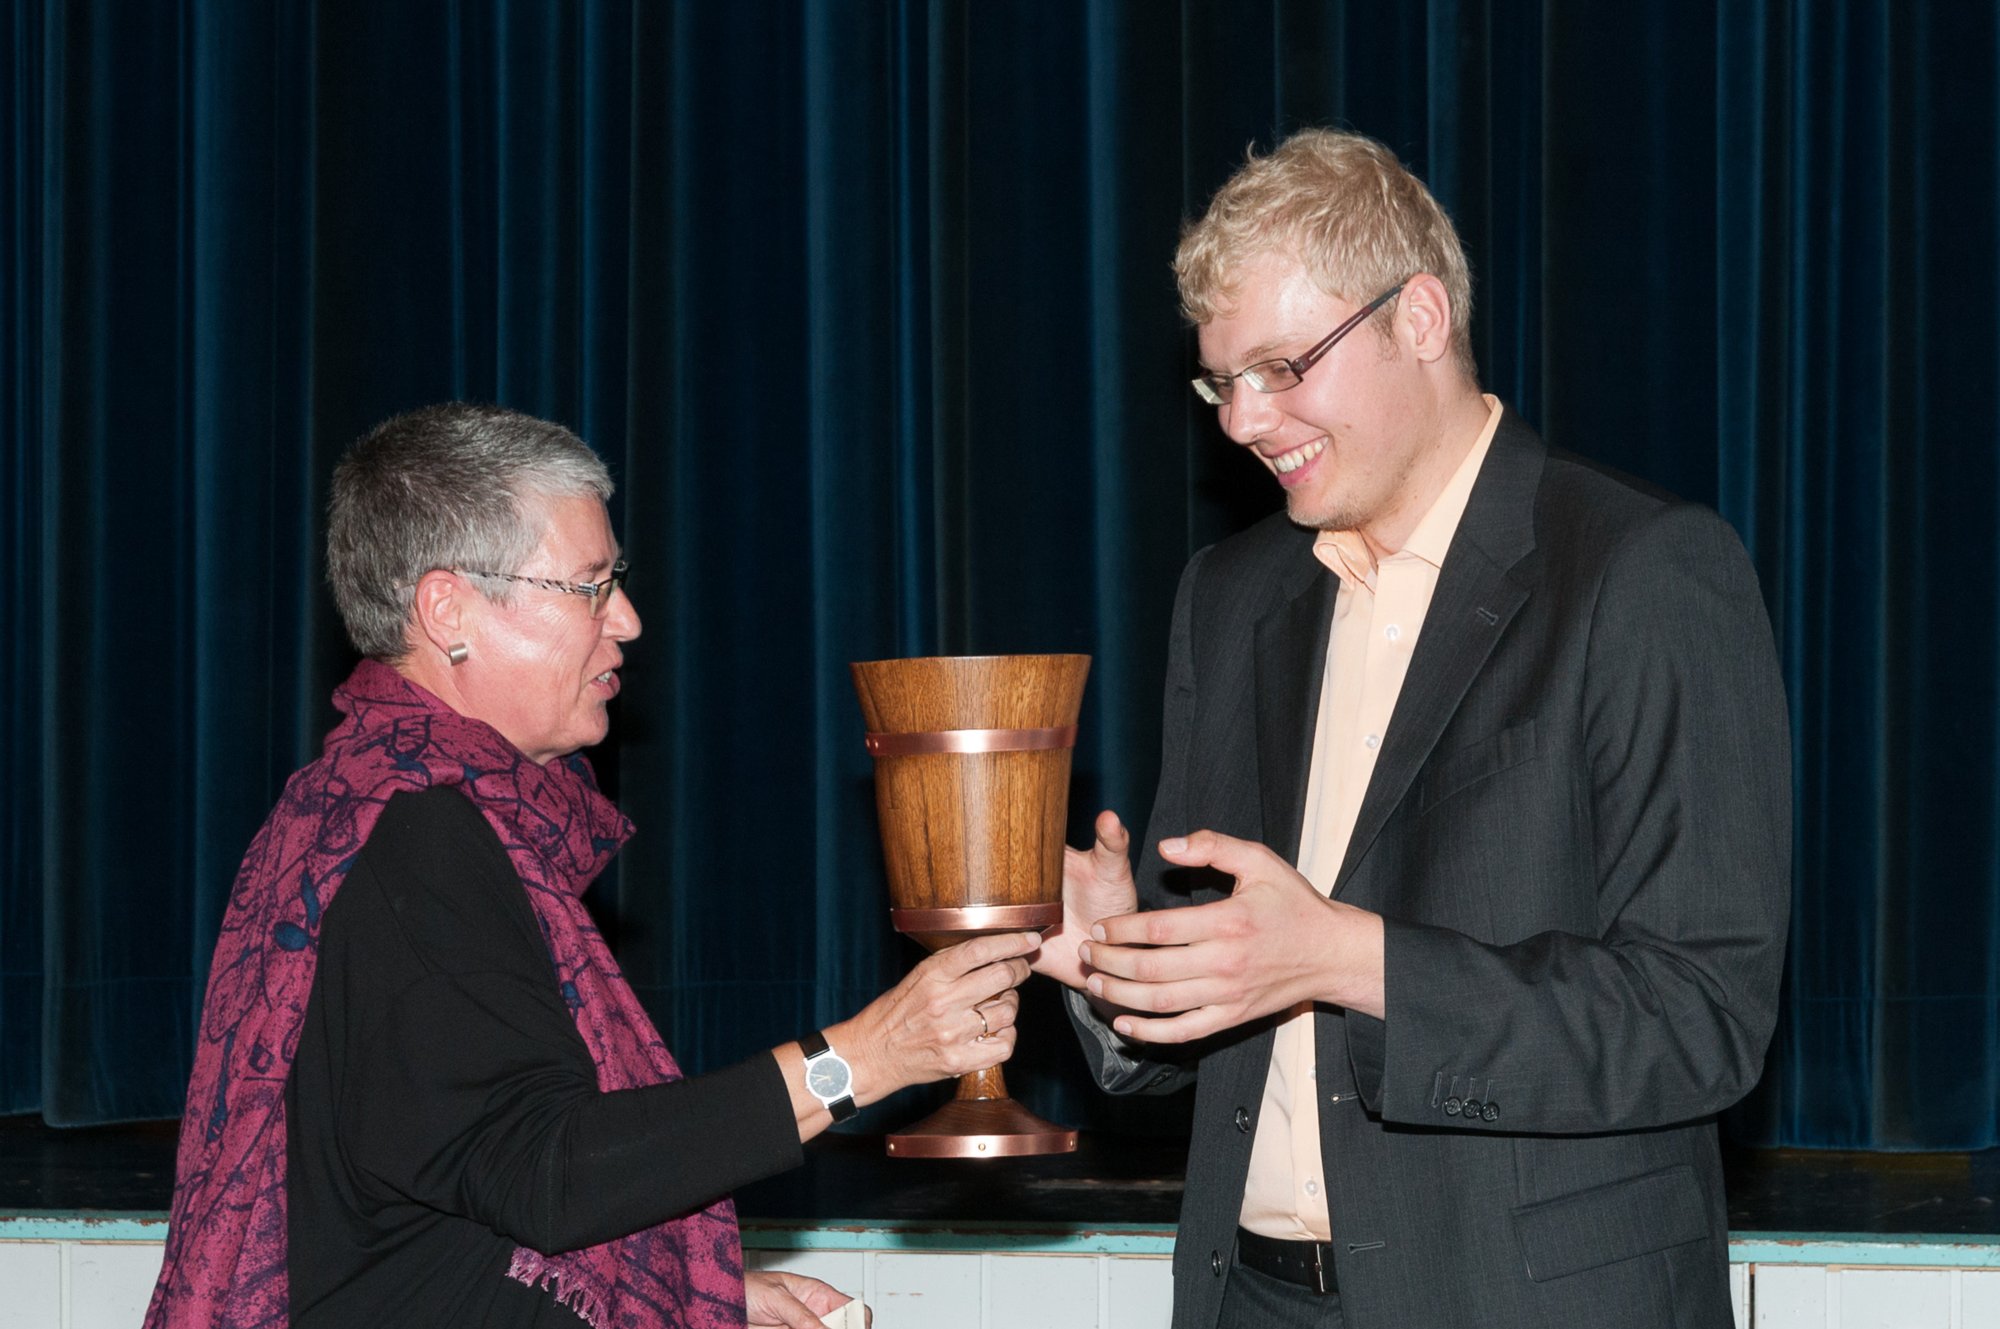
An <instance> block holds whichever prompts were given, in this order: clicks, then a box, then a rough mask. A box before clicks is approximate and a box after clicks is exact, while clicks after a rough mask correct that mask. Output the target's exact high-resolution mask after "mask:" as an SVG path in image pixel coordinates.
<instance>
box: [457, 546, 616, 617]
mask: <svg viewBox="0 0 2000 1329" xmlns="http://www.w3.org/2000/svg"><path fill="white" fill-rule="evenodd" d="M452 571H454V572H456V573H458V574H459V575H460V576H464V577H493V578H496V579H497V580H500V581H518V582H523V583H525V584H527V585H529V586H539V587H541V588H542V589H543V590H545V591H561V592H562V593H563V594H564V595H581V596H583V597H584V598H586V599H588V600H589V601H590V616H591V617H592V618H603V617H604V616H605V614H607V613H609V612H610V610H611V597H612V595H613V594H614V593H615V592H618V591H621V590H623V589H624V588H625V560H624V559H622V558H621V559H619V560H618V561H617V562H616V563H613V564H612V565H611V575H610V576H608V577H606V578H605V579H604V580H603V581H585V582H569V581H550V580H549V579H548V578H547V577H523V576H521V575H519V574H518V573H513V572H481V571H479V570H478V569H477V568H453V569H452Z"/></svg>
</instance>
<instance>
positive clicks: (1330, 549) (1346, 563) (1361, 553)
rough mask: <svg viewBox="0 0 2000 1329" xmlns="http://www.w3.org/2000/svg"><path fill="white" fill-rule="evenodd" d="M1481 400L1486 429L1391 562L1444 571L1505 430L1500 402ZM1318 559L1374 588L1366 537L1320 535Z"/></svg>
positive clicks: (1346, 581)
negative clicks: (1489, 454) (1416, 561)
mask: <svg viewBox="0 0 2000 1329" xmlns="http://www.w3.org/2000/svg"><path fill="white" fill-rule="evenodd" d="M1480 400H1482V401H1484V402H1485V403H1486V425H1485V427H1484V428H1483V429H1481V430H1480V431H1479V437H1478V438H1477V439H1475V440H1473V444H1472V447H1471V449H1470V450H1469V451H1468V452H1467V453H1466V454H1465V459H1464V460H1463V461H1461V462H1459V464H1458V469H1457V470H1455V471H1453V472H1452V473H1451V479H1450V480H1449V481H1447V482H1446V484H1445V487H1444V489H1443V491H1442V492H1440V493H1439V494H1438V496H1437V499H1436V500H1435V501H1434V502H1432V504H1431V507H1430V511H1428V512H1426V513H1425V514H1424V517H1423V520H1422V521H1420V522H1418V523H1417V529H1416V530H1414V531H1412V532H1411V533H1410V538H1409V539H1408V540H1406V541H1404V543H1403V547H1402V548H1401V549H1400V550H1398V551H1397V552H1396V553H1394V554H1392V555H1390V557H1391V558H1405V557H1407V558H1420V559H1422V560H1423V561H1424V562H1426V563H1428V564H1430V565H1431V566H1432V567H1434V568H1442V567H1443V566H1444V556H1445V553H1446V551H1447V550H1449V549H1450V548H1451V539H1452V537H1453V536H1454V535H1456V534H1458V522H1459V519H1460V518H1461V517H1463V516H1464V515H1465V505H1466V503H1467V502H1468V501H1469V500H1470V499H1471V498H1472V484H1473V481H1475V480H1477V479H1478V478H1479V468H1480V465H1481V464H1482V463H1483V462H1485V460H1486V451H1487V449H1488V447H1490V446H1491V445H1492V442H1493V435H1494V433H1495V432H1496V431H1497V430H1498V429H1499V428H1500V416H1501V414H1502V411H1501V406H1500V399H1499V398H1498V397H1495V396H1494V395H1493V394H1492V393H1490V392H1488V393H1481V394H1480ZM1313 557H1314V558H1317V559H1318V560H1319V561H1320V562H1321V563H1323V564H1325V565H1326V567H1327V569H1328V570H1329V571H1331V572H1332V573H1333V574H1334V575H1335V576H1336V577H1339V578H1340V580H1341V584H1342V585H1344V586H1346V587H1347V588H1348V589H1349V590H1352V589H1354V588H1355V587H1356V586H1366V587H1367V588H1368V589H1369V590H1371V591H1372V590H1374V589H1375V571H1376V561H1375V555H1374V552H1373V551H1372V550H1370V549H1369V548H1368V542H1367V541H1366V540H1364V539H1362V538H1361V532H1359V531H1354V530H1346V531H1321V532H1320V533H1319V535H1318V537H1317V538H1315V539H1314V540H1313Z"/></svg>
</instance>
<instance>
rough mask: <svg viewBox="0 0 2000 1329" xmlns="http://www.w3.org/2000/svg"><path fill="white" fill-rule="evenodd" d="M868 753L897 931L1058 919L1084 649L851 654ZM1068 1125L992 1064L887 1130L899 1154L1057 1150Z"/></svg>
mask: <svg viewBox="0 0 2000 1329" xmlns="http://www.w3.org/2000/svg"><path fill="white" fill-rule="evenodd" d="M852 668H853V671H854V690H855V691H856V692H858V693H859V694H860V696H861V713H862V716H863V718H864V719H865V720H866V722H867V725H868V735H867V742H868V752H869V755H871V756H873V757H874V758H875V806H876V809H877V811H878V813H879V814H880V817H881V822H882V853H883V857H884V858H885V859H886V860H887V861H888V867H889V898H890V901H891V903H892V904H893V905H894V908H892V909H891V910H890V911H889V917H890V920H891V922H892V923H893V924H894V925H895V928H896V931H898V932H901V933H903V934H905V935H906V936H909V937H913V938H915V939H916V941H917V942H918V943H919V944H921V945H923V946H925V947H928V948H929V949H931V950H934V951H935V950H940V949H942V948H944V947H946V946H949V945H951V944H953V943H954V942H960V941H964V940H966V939H967V938H969V937H977V936H982V935H985V934H988V933H994V932H1025V931H1029V930H1035V931H1046V930H1048V929H1049V928H1051V927H1054V926H1055V925H1056V924H1057V923H1059V922H1061V921H1062V871H1063V832H1064V829H1065V827H1066V826H1067V823H1068V805H1069V759H1070V752H1071V750H1072V749H1073V748H1074V747H1075V746H1076V718H1077V712H1078V711H1079V710H1080V709H1081V707H1082V705H1083V682H1084V678H1085V677H1086V676H1087V675H1088V674H1089V673H1090V657H1089V656H1087V655H980V656H958V657H935V658H931V659H917V660H875V661H871V662H868V663H864V664H856V665H854V666H852ZM1075 1149H1076V1132H1075V1131H1074V1130H1070V1129H1067V1128H1065V1127H1062V1126H1056V1125H1052V1124H1051V1123H1049V1122H1046V1121H1043V1120H1042V1119H1041V1118H1040V1117H1037V1116H1036V1115H1035V1114H1034V1113H1032V1112H1030V1111H1028V1110H1027V1109H1026V1108H1024V1107H1022V1106H1021V1105H1020V1104H1019V1103H1016V1102H1015V1101H1014V1100H1013V1099H1011V1098H1009V1097H1007V1082H1006V1081H1005V1079H1003V1078H1002V1077H1001V1074H1000V1068H999V1067H998V1066H995V1067H993V1068H992V1069H990V1070H984V1071H975V1072H973V1073H972V1074H970V1075H964V1076H960V1077H959V1081H958V1096H957V1097H956V1098H955V1099H953V1100H952V1101H951V1102H949V1103H947V1104H945V1105H944V1106H943V1107H942V1108H940V1109H938V1110H937V1111H936V1112H934V1113H932V1114H931V1115H930V1116H928V1117H926V1118H924V1120H922V1121H920V1122H918V1123H917V1124H916V1125H914V1126H912V1127H910V1128H909V1129H908V1130H906V1131H903V1132H900V1133H898V1134H895V1135H891V1136H890V1137H889V1153H890V1155H891V1156H892V1157H895V1158H998V1157H1001V1156H1003V1155H1018V1154H1062V1153H1070V1152H1073V1151H1074V1150H1075Z"/></svg>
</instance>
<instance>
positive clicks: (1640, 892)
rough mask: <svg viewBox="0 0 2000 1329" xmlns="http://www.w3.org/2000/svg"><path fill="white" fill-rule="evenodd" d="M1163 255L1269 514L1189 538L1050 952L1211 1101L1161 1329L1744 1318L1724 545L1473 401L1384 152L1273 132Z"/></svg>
mask: <svg viewBox="0 0 2000 1329" xmlns="http://www.w3.org/2000/svg"><path fill="white" fill-rule="evenodd" d="M1175 266H1176V271H1177V273H1178V276H1179V279H1180V286H1181V295H1182V301H1183V304H1184V306H1185V310H1186V313H1187V316H1188V317H1189V319H1190V320H1191V321H1192V322H1193V323H1194V324H1195V325H1196V326H1197V328H1198V329H1199V341H1200V355H1201V366H1200V376H1199V377H1197V378H1196V379H1195V380H1194V389H1195V391H1196V392H1197V393H1199V394H1200V395H1201V397H1202V399H1203V400H1204V401H1206V402H1208V403H1209V404H1210V405H1212V406H1213V407H1214V408H1215V410H1216V413H1217V420H1218V423H1219V424H1220V425H1221V427H1222V430H1223V432H1224V433H1225V434H1227V435H1228V437H1229V438H1230V440H1232V441H1233V442H1234V443H1236V444H1237V445H1239V446H1242V447H1245V448H1248V449H1250V450H1251V451H1252V452H1254V453H1255V454H1256V456H1257V457H1258V459H1259V460H1260V461H1261V462H1262V463H1263V464H1264V465H1265V467H1266V468H1268V469H1269V470H1270V472H1271V474H1272V476H1273V478H1274V479H1275V481H1276V482H1277V484H1278V485H1279V486H1280V488H1281V489H1282V491H1283V493H1284V496H1285V512H1284V513H1282V514H1279V515H1276V516H1274V517H1272V518H1270V519H1269V520H1266V521H1264V522H1262V523H1260V524H1259V525H1257V526H1255V527H1252V528H1251V529H1250V530H1248V531H1246V532H1244V533H1243V534H1241V535H1238V536H1236V537H1234V538H1232V539H1229V540H1226V541H1223V542H1222V543H1221V544H1218V545H1215V546H1212V547H1210V548H1208V549H1205V550H1203V551H1201V552H1200V553H1198V554H1197V555H1195V557H1194V559H1193V560H1192V561H1191V562H1190V563H1189V564H1188V567H1187V570H1186V572H1185V573H1184V575H1183V577H1182V580H1181V586H1180V592H1179V596H1178V599H1177V601H1176V604H1175V611H1174V626H1173V635H1172V640H1171V645H1170V663H1169V668H1168V684H1167V690H1166V708H1165V729H1164V752H1163V762H1162V774H1161V781H1160V789H1159V793H1158V797H1157V799H1156V802H1155V804H1154V808H1153V813H1152V820H1151V822H1150V823H1149V826H1148V830H1147V835H1146V837H1145V840H1144V843H1143V845H1142V852H1141V853H1140V856H1139V861H1138V864H1137V870H1136V873H1135V872H1134V870H1133V867H1132V865H1131V863H1130V861H1129V859H1128V856H1127V850H1128V839H1129V837H1128V835H1127V832H1126V830H1125V828H1124V826H1123V824H1122V823H1121V822H1120V820H1119V819H1118V817H1117V816H1116V815H1115V814H1114V813H1110V812H1106V813H1104V814H1102V815H1100V817H1099V818H1098V821H1097V826H1096V843H1095V845H1094V846H1093V848H1092V849H1091V850H1090V851H1088V852H1074V851H1073V852H1072V853H1071V855H1070V860H1069V863H1068V871H1067V874H1066V882H1065V905H1066V912H1065V919H1064V922H1063V926H1062V927H1061V929H1060V930H1058V931H1057V932H1056V933H1055V934H1054V935H1053V936H1052V937H1050V938H1049V939H1048V941H1047V942H1046V943H1045V944H1044V946H1043V949H1042V952H1041V955H1040V957H1039V959H1038V960H1037V961H1036V966H1037V968H1038V969H1040V970H1041V971H1042V972H1045V973H1048V974H1050V975H1052V976H1053V977H1055V978H1057V979H1058V980H1059V981H1062V982H1064V983H1065V984H1067V985H1068V986H1070V987H1071V988H1073V989H1075V991H1074V992H1073V993H1072V994H1071V998H1070V1005H1071V1010H1072V1015H1073V1017H1074V1019H1075V1022H1076V1024H1077V1026H1078V1029H1079V1031H1080V1033H1081V1035H1082V1041H1083V1045H1084V1048H1085V1051H1086V1053H1087V1055H1088V1056H1089V1058H1090V1060H1091V1063H1092V1066H1093V1069H1094V1071H1095V1073H1096V1075H1097V1077H1098V1079H1099V1081H1100V1083H1101V1084H1103V1086H1104V1087H1105V1088H1106V1089H1109V1090H1111V1091H1113V1092H1142V1093H1164V1092H1170V1091H1173V1090H1175V1089H1178V1088H1182V1087H1185V1086H1186V1085H1187V1084H1188V1083H1189V1082H1191V1081H1192V1082H1193V1083H1194V1085H1195V1091H1196V1108H1195V1126H1194V1136H1193V1139H1192V1141H1191V1146H1190V1153H1189V1159H1188V1177H1187V1189H1186V1194H1185V1199H1184V1202H1183V1209H1182V1215H1181V1223H1180V1228H1179V1235H1178V1240H1177V1243H1176V1249H1175V1261H1174V1273H1175V1296H1174V1325H1175V1326H1176V1329H1209V1327H1210V1326H1218V1325H1219V1326H1224V1327H1225V1329H1235V1327H1236V1326H1251V1325H1255V1326H1259V1327H1260V1329H1268V1327H1270V1326H1286V1325H1299V1326H1307V1325H1310V1326H1319V1327H1325V1326H1334V1325H1342V1324H1345V1325H1347V1326H1349V1327H1350V1329H1377V1327H1378V1326H1382V1327H1388V1326H1394V1327H1395V1329H1413V1327H1415V1326H1431V1325H1436V1326H1464V1325H1478V1326H1481V1329H1505V1327H1506V1326H1529V1325H1534V1326H1543V1325H1547V1326H1554V1325H1579V1324H1601V1323H1614V1322H1615V1323H1617V1324H1619V1325H1621V1326H1633V1327H1635V1329H1646V1327H1648V1326H1702V1327H1704V1329H1719V1327H1720V1326H1725V1325H1728V1324H1729V1323H1730V1314H1731V1313H1730V1304H1729V1295H1728V1288H1727V1266H1726V1249H1727V1247H1726V1242H1727V1226H1726V1209H1725V1205H1724V1201H1723V1193H1722V1177H1721V1168H1720V1165H1719V1162H1718V1157H1717V1146H1716V1137H1715V1129H1714V1124H1713V1118H1714V1115H1715V1114H1716V1113H1718V1112H1720V1111H1721V1110H1722V1109H1724V1108H1726V1107H1727V1106H1729V1105H1730V1104H1731V1103H1733V1102H1734V1101H1736V1099H1737V1098H1739V1097H1740V1096H1741V1095H1742V1094H1744V1093H1745V1092H1747V1091H1748V1090H1749V1088H1750V1087H1751V1085H1752V1084H1754V1083H1755V1081H1756V1079H1757V1076H1758V1074H1759V1073H1760V1070H1761V1068H1762V1064H1763V1056H1764V1050H1765V1046H1766V1043H1767V1041H1768V1039H1769V1037H1770V1033H1771V1027H1772V1023H1773V1019H1774V1008H1775V1003H1776V999H1777V990H1778V980H1779V972H1780V967H1781V963H1782V955H1783V943H1784V936H1785V927H1786V917H1787V910H1788V902H1789V882H1790V871H1789V851H1790V805H1789V804H1790V785H1789V773H1788V765H1787V757H1788V752H1789V742H1788V738H1787V730H1786V717H1785V706H1784V698H1783V695H1782V693H1781V690H1780V685H1779V680H1778V672H1777V666H1776V658H1775V653H1774V651H1773V649H1772V641H1771V632H1770V626H1769V622H1768V620H1767V618H1766V615H1765V611H1764V606H1763V602H1762V599H1761V597H1760V595H1759V592H1758V588H1757V582H1756V577H1755V575H1754V573H1753V571H1752V569H1751V567H1750V564H1749V561H1748V559H1747V558H1746V557H1745V554H1744V551H1743V549H1742V546H1741V544H1740V542H1739V541H1738V540H1737V538H1736V536H1735V534H1734V533H1733V532H1732V531H1731V530H1730V528H1729V527H1728V526H1727V525H1725V524H1724V523H1723V522H1722V521H1721V520H1720V519H1719V518H1718V517H1717V516H1716V515H1715V514H1714V513H1713V512H1710V511H1708V510H1706V509H1703V508H1700V507H1696V506H1693V505H1690V504H1686V503H1682V502H1680V501H1678V500H1676V499H1673V498H1672V497H1670V496H1667V495H1663V494H1660V493H1658V492H1656V491H1653V490H1651V489H1648V488H1646V487H1644V486H1641V485H1639V484H1637V483H1636V482H1633V481H1630V480H1627V479H1623V478H1621V477H1617V476H1614V475H1611V474H1608V473H1606V472H1605V471H1603V470H1601V469H1599V468H1596V467H1593V466H1591V465H1589V464H1587V463H1585V462H1583V461H1580V460H1579V459H1577V458H1575V457H1571V456H1567V455H1565V454H1563V453H1560V452H1555V451H1552V450H1550V449H1548V448H1547V447H1545V446H1544V444H1543V443H1542V442H1541V440H1540V439H1539V438H1537V437H1536V435H1535V433H1534V431H1533V430H1531V429H1530V428H1529V427H1528V426H1527V425H1526V424H1525V423H1524V422H1523V421H1522V420H1521V419H1520V418H1519V417H1518V416H1516V415H1514V414H1513V413H1512V412H1511V411H1509V410H1508V409H1507V408H1506V407H1505V406H1504V405H1503V404H1502V403H1500V402H1499V401H1498V400H1497V399H1495V398H1493V397H1492V396H1490V395H1486V394H1483V393H1482V392H1481V391H1480V388H1479V382H1478V377H1477V368H1476V365H1475V362H1474V358H1473V355H1472V352H1471V344H1470V340H1469V335H1468V333H1469V319H1470V314H1471V281H1470V277H1469V274H1468V268H1467V263H1466V259H1465V254H1464V249H1463V246H1462V245H1461V244H1460V242H1459V239H1458V236H1457V234H1456V232H1455V231H1454V230H1453V228H1452V225H1451V222H1450V219H1449V218H1448V217H1447V216H1446V215H1445V213H1444V211H1443V209H1441V208H1440V207H1439V206H1438V204H1437V202H1436V200H1435V199H1433V198H1432V197H1431V195H1430V192H1429V191H1428V190H1427V189H1426V188H1425V187H1424V185H1423V183H1422V182H1421V181H1420V180H1418V179H1417V178H1416V177H1415V176H1413V175H1411V174H1410V173H1409V172H1408V171H1407V170H1405V169H1404V168H1403V167H1402V165H1401V164H1400V163H1399V162H1397V160H1396V158H1395V157H1394V155H1393V154H1391V153H1390V152H1389V151H1388V150H1387V149H1386V148H1384V147H1383V146H1382V145H1381V144H1379V143H1375V142H1373V141H1371V140H1369V139H1366V138H1363V137H1361V136H1359V135H1355V134H1346V133H1335V132H1330V131H1324V130H1313V131H1307V132H1305V133H1301V134H1298V135H1296V136H1294V137H1293V138H1291V139H1289V140H1287V141H1286V142H1285V143H1283V144H1282V145H1280V146H1279V147H1278V148H1277V149H1276V150H1274V151H1273V152H1271V153H1270V154H1269V155H1267V156H1263V157H1253V158H1252V160H1251V161H1250V162H1249V163H1248V164H1247V165H1245V166H1244V167H1243V168H1242V169H1241V170H1240V171H1239V172H1238V173H1237V174H1236V176H1235V177H1234V178H1233V179H1231V180H1230V181H1229V182H1228V183H1227V184H1226V185H1225V186H1224V187H1223V188H1222V190H1221V191H1220V192H1219V193H1218V194H1217V195H1216V196H1215V198H1214V200H1213V201H1212V203H1211V204H1210V206H1209V209H1208V211H1207V213H1206V215H1205V216H1203V217H1202V218H1201V220H1199V221H1198V222H1196V223H1195V224H1194V225H1193V226H1191V227H1190V228H1189V229H1188V231H1187V232H1186V234H1185V236H1184V237H1183V239H1182V243H1181V246H1180V250H1179V253H1178V255H1177V256H1176V264H1175ZM1635 406H1636V407H1637V408H1638V409H1649V408H1650V409H1671V408H1672V403H1667V402H1659V403H1635Z"/></svg>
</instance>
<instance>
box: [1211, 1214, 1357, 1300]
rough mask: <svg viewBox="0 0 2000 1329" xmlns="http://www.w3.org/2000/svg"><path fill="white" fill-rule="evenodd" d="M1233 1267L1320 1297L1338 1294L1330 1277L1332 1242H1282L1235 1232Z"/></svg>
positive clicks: (1241, 1231) (1274, 1238)
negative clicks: (1332, 1293) (1242, 1268)
mask: <svg viewBox="0 0 2000 1329" xmlns="http://www.w3.org/2000/svg"><path fill="white" fill-rule="evenodd" d="M1236 1263H1238V1264H1240V1265H1242V1266H1243V1267H1244V1268H1245V1269H1255V1270H1256V1271H1257V1272H1258V1273H1260V1274H1267V1275H1269V1276H1270V1277H1272V1278H1281V1279H1283V1280H1284V1281H1285V1282H1287V1283H1296V1284H1298V1285H1299V1286H1300V1287H1303V1288H1310V1289H1311V1290H1312V1291H1314V1292H1318V1293H1321V1294H1324V1293H1328V1292H1337V1291H1339V1290H1340V1284H1339V1283H1338V1282H1337V1281H1336V1280H1335V1279H1334V1276H1333V1244H1332V1243H1331V1242H1325V1241H1282V1240H1280V1239H1279V1238H1277V1237H1265V1236H1259V1235H1258V1234H1257V1233H1255V1232H1252V1231H1250V1230H1249V1229H1248V1228H1237V1229H1236Z"/></svg>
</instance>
